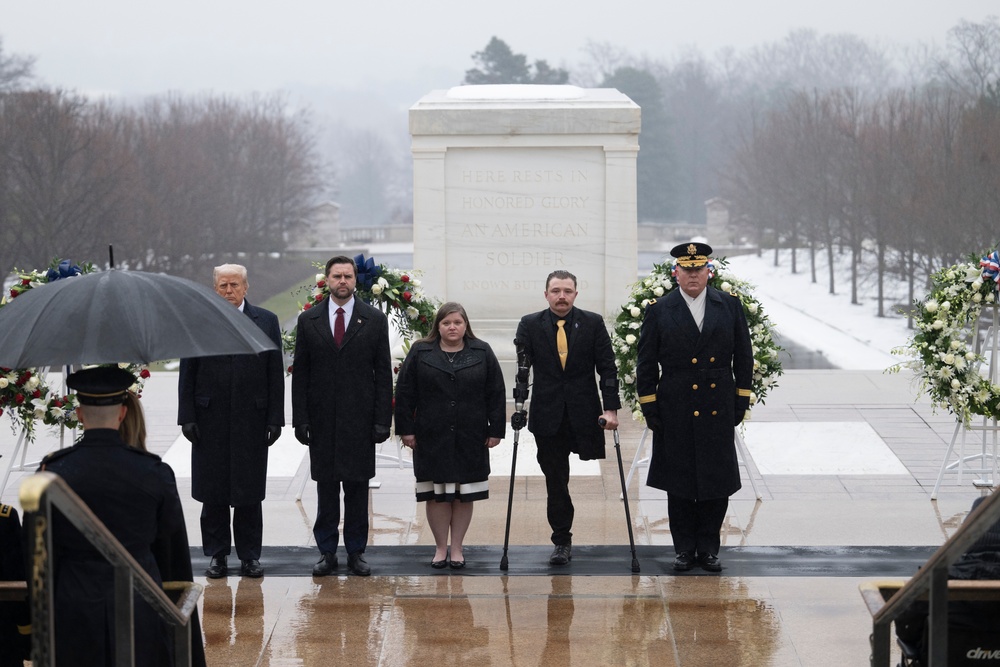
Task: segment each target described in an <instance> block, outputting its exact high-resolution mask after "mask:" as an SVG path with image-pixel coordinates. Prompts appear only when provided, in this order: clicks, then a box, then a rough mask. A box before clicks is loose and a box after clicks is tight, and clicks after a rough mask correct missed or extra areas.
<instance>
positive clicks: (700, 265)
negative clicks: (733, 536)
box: [636, 243, 753, 572]
mask: <svg viewBox="0 0 1000 667" xmlns="http://www.w3.org/2000/svg"><path fill="white" fill-rule="evenodd" d="M711 252H712V248H711V247H710V246H709V245H708V244H706V243H682V244H681V245H678V246H676V247H675V248H674V249H673V250H671V252H670V254H671V255H673V256H674V257H675V258H676V259H675V264H676V267H677V272H676V277H677V284H678V287H679V289H674V290H672V291H670V292H669V293H667V295H666V296H665V297H663V298H661V299H658V300H657V301H656V302H655V303H652V304H650V305H649V306H648V307H647V308H646V315H645V318H644V319H643V323H642V331H641V332H640V335H639V344H638V360H637V364H636V389H637V392H638V395H639V405H640V407H641V408H642V414H643V416H644V417H645V418H646V424H647V426H649V428H650V430H651V431H653V453H652V456H651V457H650V462H649V478H648V479H647V481H646V483H647V484H648V485H649V486H652V487H653V488H657V489H662V490H664V491H666V492H667V516H668V518H669V520H670V534H671V537H672V538H673V542H674V551H675V558H674V569H675V570H678V571H685V570H690V569H691V568H693V567H694V566H695V564H698V565H700V566H701V567H702V569H704V570H707V571H709V572H719V571H721V570H722V565H721V563H720V561H719V546H720V543H721V537H720V531H721V529H722V523H723V521H724V520H725V518H726V512H727V510H728V507H729V496H731V495H732V494H734V493H736V492H737V491H738V490H739V489H740V470H739V465H738V461H737V459H736V446H735V444H734V442H735V440H734V438H735V433H734V427H735V425H738V424H739V423H740V422H741V421H743V415H744V413H745V411H746V410H747V409H749V407H750V381H751V380H752V378H753V349H752V346H751V343H750V330H749V328H748V327H747V321H746V316H745V314H744V313H743V305H742V303H741V302H740V299H739V298H738V297H736V296H735V295H731V294H726V293H725V292H721V291H719V290H717V289H715V288H714V287H709V286H708V281H709V277H710V276H711V271H712V268H711V266H710V265H709V255H710V254H711Z"/></svg>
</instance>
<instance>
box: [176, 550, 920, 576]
mask: <svg viewBox="0 0 1000 667" xmlns="http://www.w3.org/2000/svg"><path fill="white" fill-rule="evenodd" d="M936 549H937V547H920V546H910V547H900V546H890V547H843V546H834V547H722V552H721V553H720V554H719V558H720V559H721V560H722V576H728V577H892V578H897V577H910V576H912V575H913V574H914V573H915V572H916V571H917V568H919V567H920V566H921V565H923V564H924V563H925V562H926V561H927V559H928V558H930V556H931V554H933V553H934V551H935V550H936ZM551 553H552V547H550V546H544V545H532V546H511V547H510V548H509V549H508V550H507V566H508V567H507V570H506V572H504V571H503V570H501V569H500V561H501V558H502V556H503V548H502V547H499V546H468V547H465V560H466V566H465V567H464V568H462V569H461V570H452V569H444V570H435V569H433V568H431V566H430V562H431V558H432V556H433V555H434V548H433V547H431V546H369V547H368V550H367V552H366V554H365V558H366V560H367V561H368V564H369V565H370V566H371V568H372V574H373V575H374V576H386V577H390V576H405V577H412V576H421V575H427V576H442V575H443V576H447V575H449V574H450V575H463V576H497V575H502V574H508V575H511V576H524V575H536V576H537V575H543V576H549V575H572V576H577V577H580V576H583V577H587V576H600V577H607V576H630V575H632V574H640V575H644V576H657V575H671V576H674V575H676V576H719V575H717V574H711V573H708V572H705V571H703V570H702V569H701V568H697V567H696V568H695V569H693V570H691V571H689V572H681V573H678V572H674V571H673V568H672V565H673V559H674V551H673V548H671V547H663V546H638V547H636V557H637V560H638V566H639V572H637V573H635V572H633V563H632V552H631V550H630V548H629V547H628V545H624V546H620V545H612V546H606V545H579V546H574V547H573V560H572V561H571V562H570V563H569V565H563V566H553V565H549V562H548V561H549V555H550V554H551ZM337 556H338V560H339V561H340V565H339V567H338V568H337V574H345V575H346V574H347V573H348V572H347V557H346V555H345V554H344V553H343V549H341V551H340V553H338V554H337ZM317 560H319V553H318V552H317V551H316V549H315V547H269V546H266V547H264V549H263V553H262V554H261V558H260V563H261V565H262V566H263V567H264V574H265V576H268V575H270V576H275V577H306V576H312V566H313V564H314V563H315V562H316V561H317ZM191 561H192V563H193V565H194V571H195V574H196V575H200V574H202V573H203V571H204V569H205V568H206V567H207V566H208V561H209V559H208V558H207V557H206V556H204V555H203V554H202V550H201V547H192V548H191ZM229 567H230V572H231V573H232V574H234V575H236V574H238V572H239V560H237V559H236V555H235V554H233V555H231V556H230V557H229Z"/></svg>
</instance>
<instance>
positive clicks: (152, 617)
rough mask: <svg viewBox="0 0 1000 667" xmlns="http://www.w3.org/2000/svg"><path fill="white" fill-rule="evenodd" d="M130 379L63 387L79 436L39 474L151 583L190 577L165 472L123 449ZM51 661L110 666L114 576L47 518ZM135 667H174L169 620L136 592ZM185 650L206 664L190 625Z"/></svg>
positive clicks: (104, 375) (124, 375) (153, 459)
mask: <svg viewBox="0 0 1000 667" xmlns="http://www.w3.org/2000/svg"><path fill="white" fill-rule="evenodd" d="M134 382H135V377H134V376H133V375H132V374H131V373H129V372H128V371H125V370H122V369H121V368H117V367H97V368H88V369H84V370H81V371H78V372H76V373H73V374H71V375H70V376H69V377H68V378H67V380H66V383H67V384H68V385H69V387H70V388H71V389H74V390H75V391H76V394H77V398H78V400H79V403H80V407H79V408H78V409H77V414H78V416H79V418H80V423H81V424H82V425H83V428H84V433H83V437H82V438H81V439H80V441H79V442H78V443H77V444H76V445H75V446H73V447H69V448H66V449H62V450H59V451H57V452H54V453H52V454H49V455H48V456H46V457H45V458H44V459H43V460H42V464H41V466H40V468H39V469H40V470H47V471H49V472H54V473H56V474H58V475H59V476H60V477H62V478H63V479H64V480H65V481H66V483H67V484H68V485H69V486H70V487H71V488H72V489H73V491H75V492H76V494H77V495H79V496H80V498H81V499H82V500H83V501H84V502H85V503H86V504H87V506H88V507H89V508H90V509H91V510H92V511H93V512H94V514H96V515H97V518H99V519H100V520H101V521H102V522H103V523H104V525H105V526H107V528H108V529H109V530H110V531H111V532H112V533H113V534H114V536H115V537H116V538H117V539H118V541H119V542H121V544H122V546H124V547H125V548H126V549H127V550H128V552H129V553H130V554H131V555H132V557H133V558H135V560H136V561H137V562H138V563H139V565H141V566H142V567H143V569H145V570H146V572H147V573H149V575H150V576H151V577H152V578H153V579H154V580H155V581H156V582H157V583H162V582H163V581H165V580H168V581H169V580H187V581H191V580H192V577H191V558H190V553H189V551H188V544H187V533H186V528H185V526H184V515H183V513H182V511H181V502H180V498H179V497H178V495H177V485H176V481H175V480H174V473H173V471H172V470H171V469H170V466H168V465H167V464H165V463H163V462H162V461H161V460H160V457H159V456H156V455H155V454H150V453H147V452H144V451H141V450H139V449H136V448H134V447H129V446H127V445H126V444H125V443H124V442H122V440H121V438H120V437H119V435H118V425H119V424H120V423H121V421H122V419H123V418H124V417H125V412H126V408H125V406H124V401H125V397H126V393H127V390H128V388H129V387H130V386H131V385H132V384H133V383H134ZM52 530H53V552H54V558H53V567H54V568H55V572H54V575H55V577H54V578H55V590H54V603H55V624H54V632H55V648H56V664H58V665H60V667H63V666H65V665H111V664H113V662H114V571H113V569H112V567H111V565H110V564H109V563H108V562H107V561H106V560H105V559H104V558H103V557H102V556H101V555H100V554H99V552H98V551H97V550H96V549H95V548H94V547H93V546H91V544H90V542H89V541H88V540H87V539H86V538H85V537H84V536H83V535H82V534H81V533H80V532H79V531H77V530H76V528H74V527H73V526H72V525H71V524H70V523H69V522H68V521H66V519H64V518H63V517H62V516H61V515H59V513H58V512H56V513H53V523H52ZM134 612H135V625H134V627H135V635H134V647H135V664H137V665H169V664H172V657H173V655H172V654H173V650H172V646H171V644H170V641H169V633H168V629H167V626H166V624H165V623H164V622H163V621H162V620H161V619H160V618H159V616H158V615H157V614H156V612H155V611H154V610H153V609H152V607H150V606H149V604H147V603H146V602H145V600H143V599H142V598H141V597H139V596H138V595H136V596H135V602H134ZM192 621H193V622H194V623H195V625H193V626H192V633H191V634H192V637H191V640H192V653H193V655H194V661H195V664H204V649H203V645H202V642H201V631H200V627H199V626H198V625H197V622H196V621H197V619H196V618H192Z"/></svg>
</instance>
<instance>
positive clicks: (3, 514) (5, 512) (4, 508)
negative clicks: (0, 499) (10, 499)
mask: <svg viewBox="0 0 1000 667" xmlns="http://www.w3.org/2000/svg"><path fill="white" fill-rule="evenodd" d="M13 510H14V508H13V507H11V506H10V505H4V504H3V503H0V518H4V519H6V518H7V517H9V516H10V513H11V512H12V511H13Z"/></svg>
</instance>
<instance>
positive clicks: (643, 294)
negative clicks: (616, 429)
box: [611, 258, 783, 422]
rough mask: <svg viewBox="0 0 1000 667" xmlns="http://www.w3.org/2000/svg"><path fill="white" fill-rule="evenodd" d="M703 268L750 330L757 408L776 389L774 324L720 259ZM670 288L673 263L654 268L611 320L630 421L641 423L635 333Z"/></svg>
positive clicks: (673, 282)
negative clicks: (735, 301)
mask: <svg viewBox="0 0 1000 667" xmlns="http://www.w3.org/2000/svg"><path fill="white" fill-rule="evenodd" d="M708 267H709V274H708V275H709V279H708V284H709V285H710V286H711V287H714V288H716V289H718V290H721V291H723V292H727V293H729V294H733V295H735V296H737V297H739V299H740V303H741V304H743V312H744V313H745V314H746V318H747V325H748V326H749V327H750V342H751V345H752V346H753V379H752V380H751V383H750V392H751V393H750V405H751V406H753V405H754V404H756V403H761V404H763V403H764V398H765V397H766V396H767V392H768V391H770V389H771V388H772V387H776V386H777V384H778V377H780V376H781V374H782V372H783V370H782V368H781V361H780V359H779V358H778V353H779V352H781V351H782V349H783V348H781V347H780V346H779V345H778V344H777V343H776V342H775V340H774V324H773V323H772V322H771V319H770V318H769V317H768V316H767V315H766V314H765V313H764V308H763V306H762V305H761V303H760V301H758V300H757V298H756V297H755V296H754V295H753V292H752V288H753V285H751V284H750V283H748V282H746V281H744V280H740V279H739V278H737V277H735V276H733V275H732V274H729V273H728V272H727V269H728V264H727V262H726V260H725V259H720V258H715V259H713V260H712V261H711V262H709V264H708ZM675 287H677V267H676V266H675V265H674V262H673V260H667V261H665V262H663V263H662V264H654V265H653V270H652V271H651V272H650V274H649V276H648V277H646V278H644V279H642V280H640V281H638V282H637V283H635V284H634V285H633V286H632V292H631V294H630V295H629V300H628V301H627V302H626V303H625V304H624V305H623V306H621V311H620V312H619V313H618V317H616V318H615V329H614V333H613V335H612V337H611V342H612V346H613V347H614V351H615V361H616V362H617V363H618V382H619V386H620V387H621V393H622V399H623V400H624V402H625V405H626V406H628V408H629V409H630V410H631V411H632V419H634V420H635V421H639V422H642V421H644V419H643V416H642V410H641V409H640V408H639V397H638V394H637V392H636V386H635V366H636V362H637V360H638V354H639V352H638V346H637V343H638V342H639V330H640V329H641V328H642V320H643V318H644V317H645V315H646V308H647V307H648V306H649V304H650V303H652V302H653V301H654V300H655V299H658V298H660V297H662V296H663V295H664V294H666V293H667V292H669V291H670V290H672V289H674V288H675Z"/></svg>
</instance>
